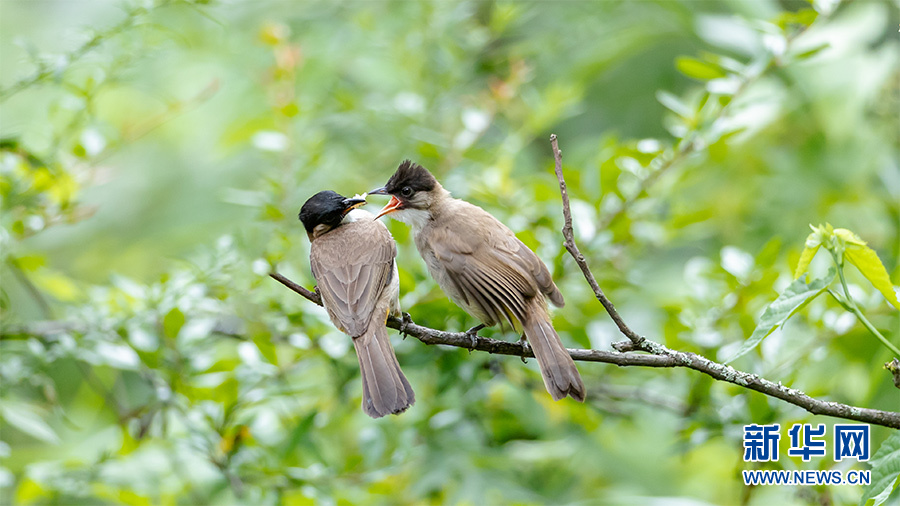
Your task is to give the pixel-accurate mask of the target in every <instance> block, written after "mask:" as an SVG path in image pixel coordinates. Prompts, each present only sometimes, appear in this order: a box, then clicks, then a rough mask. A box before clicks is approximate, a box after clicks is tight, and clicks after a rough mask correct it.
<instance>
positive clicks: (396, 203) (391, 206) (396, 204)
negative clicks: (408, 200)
mask: <svg viewBox="0 0 900 506" xmlns="http://www.w3.org/2000/svg"><path fill="white" fill-rule="evenodd" d="M370 195H371V192H370ZM400 209H403V202H400V199H398V198H397V197H395V196H393V195H391V201H390V202H388V205H386V206H384V207H383V208H382V209H381V212H379V213H378V216H376V217H375V219H376V220H377V219H378V218H381V217H382V216H384V215H386V214H391V213H392V212H394V211H398V210H400Z"/></svg>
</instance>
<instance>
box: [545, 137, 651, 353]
mask: <svg viewBox="0 0 900 506" xmlns="http://www.w3.org/2000/svg"><path fill="white" fill-rule="evenodd" d="M550 146H552V147H553V160H554V162H555V165H554V167H555V170H556V179H557V180H558V181H559V192H560V193H561V194H562V203H563V219H564V220H565V225H563V229H562V234H563V237H564V238H565V243H564V244H565V246H566V249H567V250H568V251H569V254H571V255H572V258H574V259H575V263H577V264H578V267H580V268H581V272H582V273H583V274H584V279H586V280H587V282H588V284H589V285H591V290H593V291H594V295H595V296H596V297H597V300H598V301H600V304H603V308H604V309H606V312H607V313H609V316H610V317H611V318H612V319H613V322H615V324H616V326H617V327H619V331H620V332H622V334H624V335H625V337H627V338H628V339H631V341H632V342H633V343H634V345H635V346H636V347H637V348H638V349H640V345H641V343H642V342H643V341H644V338H643V337H641V336H640V335H638V334H637V333H636V332H635V331H633V330H631V329H630V328H629V327H628V325H626V324H625V321H624V320H622V317H621V316H619V313H618V312H617V311H616V308H615V306H613V303H612V302H610V300H609V299H608V298H606V295H604V294H603V290H601V289H600V285H599V284H597V280H596V279H595V278H594V274H593V273H592V272H591V269H590V267H588V264H587V260H585V259H584V255H582V254H581V251H579V250H578V246H577V245H576V244H575V236H574V233H573V230H572V211H571V210H570V209H569V191H568V189H567V188H566V180H565V179H564V178H563V172H562V151H560V150H559V144H558V142H557V140H556V134H552V135H550Z"/></svg>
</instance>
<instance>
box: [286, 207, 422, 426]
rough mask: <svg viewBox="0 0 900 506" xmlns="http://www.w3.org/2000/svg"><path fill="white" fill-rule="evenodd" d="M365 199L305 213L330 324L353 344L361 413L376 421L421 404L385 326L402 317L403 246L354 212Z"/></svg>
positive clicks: (311, 253) (311, 259)
mask: <svg viewBox="0 0 900 506" xmlns="http://www.w3.org/2000/svg"><path fill="white" fill-rule="evenodd" d="M365 203H366V201H365V199H359V198H345V197H343V196H341V195H340V194H338V193H335V192H333V191H322V192H319V193H317V194H315V195H313V196H312V197H310V199H309V200H307V201H306V203H304V204H303V207H302V208H300V221H302V222H303V226H304V227H305V228H306V234H307V236H309V241H310V248H309V264H310V267H311V268H312V273H313V277H315V278H316V283H318V291H319V294H320V295H321V296H322V304H323V305H324V306H325V309H326V310H327V311H328V316H329V317H330V318H331V322H332V323H334V325H335V326H336V327H337V328H338V329H339V330H340V331H341V332H344V333H345V334H349V335H350V337H352V338H353V347H354V348H356V356H357V358H359V370H360V375H361V376H362V385H363V397H362V408H363V411H365V412H366V414H367V415H369V416H371V417H372V418H380V417H382V416H384V415H387V414H391V413H392V414H395V415H396V414H399V413H402V412H403V411H406V409H407V408H409V407H410V406H412V405H413V403H415V402H416V397H415V394H413V390H412V387H411V386H410V385H409V381H407V380H406V376H404V375H403V371H401V370H400V364H399V363H398V362H397V356H396V355H395V354H394V348H393V347H391V340H390V338H389V337H388V333H387V328H385V326H384V324H385V320H386V319H387V317H388V315H389V314H393V315H395V316H400V315H401V313H400V301H399V296H400V281H399V278H398V276H397V264H396V263H395V262H394V257H396V256H397V245H396V244H395V243H394V238H393V237H391V234H390V232H388V230H387V227H385V226H384V224H383V223H381V222H380V221H377V220H375V219H374V217H373V216H372V214H371V213H369V212H366V211H363V210H362V209H356V208H357V207H359V206H361V205H363V204H365Z"/></svg>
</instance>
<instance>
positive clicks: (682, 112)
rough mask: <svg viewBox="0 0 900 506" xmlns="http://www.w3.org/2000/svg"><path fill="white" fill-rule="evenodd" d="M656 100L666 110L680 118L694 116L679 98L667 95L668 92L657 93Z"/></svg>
mask: <svg viewBox="0 0 900 506" xmlns="http://www.w3.org/2000/svg"><path fill="white" fill-rule="evenodd" d="M656 99H657V100H659V103H661V104H662V105H664V106H666V108H667V109H669V110H671V111H672V112H674V113H675V114H677V115H679V116H681V117H682V118H690V117H692V116H693V115H694V111H693V110H692V109H691V108H690V107H688V105H687V104H685V103H684V102H682V101H681V99H680V98H678V97H677V96H675V95H673V94H671V93H669V92H668V91H663V90H659V91H657V92H656Z"/></svg>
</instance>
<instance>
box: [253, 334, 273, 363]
mask: <svg viewBox="0 0 900 506" xmlns="http://www.w3.org/2000/svg"><path fill="white" fill-rule="evenodd" d="M253 342H254V343H256V347H257V348H259V352H260V353H261V354H262V356H263V357H265V359H266V360H268V361H269V363H271V364H275V365H278V353H277V352H276V350H275V345H274V344H273V343H272V338H271V336H270V335H268V334H256V335H254V336H253Z"/></svg>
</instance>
